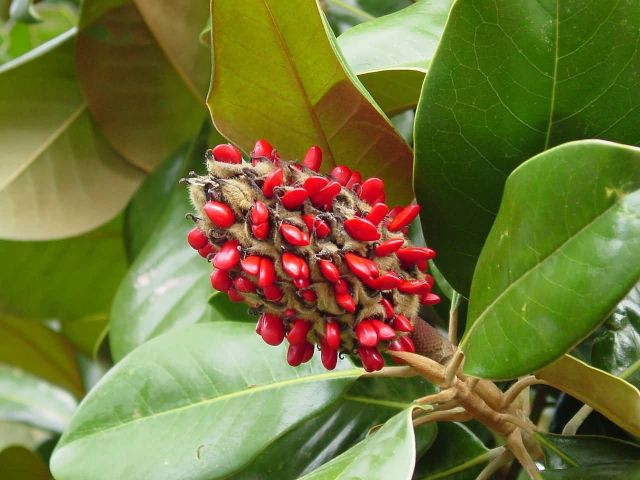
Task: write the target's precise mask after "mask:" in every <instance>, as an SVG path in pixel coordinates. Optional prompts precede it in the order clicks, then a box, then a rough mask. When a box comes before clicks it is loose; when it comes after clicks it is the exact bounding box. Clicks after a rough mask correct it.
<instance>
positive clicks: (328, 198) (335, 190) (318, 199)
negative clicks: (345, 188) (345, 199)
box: [311, 182, 342, 210]
mask: <svg viewBox="0 0 640 480" xmlns="http://www.w3.org/2000/svg"><path fill="white" fill-rule="evenodd" d="M341 191H342V186H341V185H340V184H339V183H338V182H329V183H328V184H327V186H326V187H324V188H323V189H322V190H320V191H319V192H318V193H316V194H314V195H312V196H311V203H312V204H313V206H314V207H316V208H321V209H323V210H328V209H329V208H330V207H331V204H332V203H333V199H334V198H335V197H336V195H338V194H339V193H340V192H341Z"/></svg>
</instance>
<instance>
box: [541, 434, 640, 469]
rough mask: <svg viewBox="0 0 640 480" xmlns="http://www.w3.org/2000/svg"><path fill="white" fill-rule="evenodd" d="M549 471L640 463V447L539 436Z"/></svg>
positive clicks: (597, 438)
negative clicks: (632, 461) (606, 464)
mask: <svg viewBox="0 0 640 480" xmlns="http://www.w3.org/2000/svg"><path fill="white" fill-rule="evenodd" d="M536 437H537V439H538V441H539V442H540V446H541V447H542V449H543V451H544V456H545V466H546V467H547V468H549V469H565V468H571V467H585V466H590V465H598V464H604V463H620V462H628V461H631V460H634V461H635V460H640V446H638V445H636V444H633V443H630V442H623V441H621V440H618V439H614V438H608V437H600V436H596V435H579V436H565V435H552V434H549V433H538V434H536Z"/></svg>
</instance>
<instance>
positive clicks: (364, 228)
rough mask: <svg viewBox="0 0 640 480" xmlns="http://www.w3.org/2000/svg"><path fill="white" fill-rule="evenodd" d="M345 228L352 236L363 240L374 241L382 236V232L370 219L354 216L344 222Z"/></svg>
mask: <svg viewBox="0 0 640 480" xmlns="http://www.w3.org/2000/svg"><path fill="white" fill-rule="evenodd" d="M344 229H345V230H346V231H347V233H348V234H349V236H350V237H351V238H354V239H356V240H360V241H362V242H372V241H374V240H378V239H379V238H380V232H379V231H378V229H377V228H376V226H375V225H374V224H373V223H371V222H370V221H369V220H367V219H365V218H360V217H354V218H350V219H348V220H346V221H345V222H344Z"/></svg>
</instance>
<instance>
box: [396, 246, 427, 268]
mask: <svg viewBox="0 0 640 480" xmlns="http://www.w3.org/2000/svg"><path fill="white" fill-rule="evenodd" d="M396 255H397V256H398V258H399V259H400V261H401V262H402V263H406V264H407V265H413V264H414V263H417V262H421V261H427V260H431V259H432V258H435V256H436V252H434V251H433V250H431V249H430V248H427V247H407V248H401V249H400V250H398V251H397V252H396Z"/></svg>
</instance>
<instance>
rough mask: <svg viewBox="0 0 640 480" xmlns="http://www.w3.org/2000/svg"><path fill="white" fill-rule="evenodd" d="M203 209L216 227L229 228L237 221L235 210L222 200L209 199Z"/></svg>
mask: <svg viewBox="0 0 640 480" xmlns="http://www.w3.org/2000/svg"><path fill="white" fill-rule="evenodd" d="M203 210H204V213H206V214H207V217H209V220H211V221H212V222H213V224H214V225H215V226H216V227H219V228H229V227H230V226H231V225H233V224H234V223H235V222H236V215H235V213H233V210H231V208H229V206H228V205H226V204H224V203H222V202H214V201H209V202H207V203H205V204H204V208H203Z"/></svg>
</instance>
